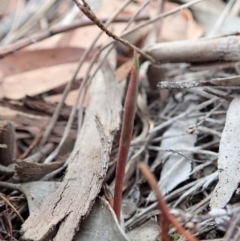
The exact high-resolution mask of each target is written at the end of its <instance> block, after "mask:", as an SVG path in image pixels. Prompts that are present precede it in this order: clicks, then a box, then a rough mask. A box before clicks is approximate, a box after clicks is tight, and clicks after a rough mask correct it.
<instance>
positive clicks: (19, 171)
mask: <svg viewBox="0 0 240 241" xmlns="http://www.w3.org/2000/svg"><path fill="white" fill-rule="evenodd" d="M64 162H65V160H63V161H57V162H52V163H35V162H28V161H25V160H16V165H15V170H16V173H15V176H14V179H15V180H18V181H20V182H30V181H37V180H39V179H41V178H42V177H44V176H45V175H47V174H48V173H50V172H52V171H54V170H56V169H58V168H59V167H61V166H62V165H63V163H64Z"/></svg>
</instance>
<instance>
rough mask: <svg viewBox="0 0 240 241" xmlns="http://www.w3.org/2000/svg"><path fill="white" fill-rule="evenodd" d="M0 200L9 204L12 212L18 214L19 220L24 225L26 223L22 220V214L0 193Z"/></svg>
mask: <svg viewBox="0 0 240 241" xmlns="http://www.w3.org/2000/svg"><path fill="white" fill-rule="evenodd" d="M0 198H1V199H2V200H3V201H4V202H5V203H7V204H8V205H9V206H10V207H11V208H12V210H13V211H14V212H15V213H16V214H17V216H18V217H19V219H20V220H21V222H22V223H24V219H23V218H22V216H21V214H20V213H19V212H18V210H17V209H16V208H15V207H14V206H13V205H12V204H11V203H10V202H9V201H8V199H7V198H6V197H4V195H3V194H1V193H0Z"/></svg>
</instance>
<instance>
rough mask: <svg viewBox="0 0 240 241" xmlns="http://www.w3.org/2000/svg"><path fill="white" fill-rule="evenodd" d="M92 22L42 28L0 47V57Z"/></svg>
mask: <svg viewBox="0 0 240 241" xmlns="http://www.w3.org/2000/svg"><path fill="white" fill-rule="evenodd" d="M129 19H130V18H129V17H118V18H116V19H115V20H114V21H113V22H115V23H125V22H128V21H129ZM148 19H149V17H148V16H146V15H145V16H139V17H137V18H135V19H134V21H136V22H137V21H144V20H148ZM107 20H108V18H103V19H101V21H102V22H103V23H105V22H107ZM94 24H95V23H93V22H92V21H90V20H88V19H84V20H77V21H75V22H73V23H71V24H69V25H63V26H55V27H52V28H49V29H47V30H44V31H42V32H38V33H35V34H33V35H31V36H29V37H26V38H23V39H21V40H18V41H17V42H15V43H13V44H8V45H6V46H3V47H0V59H1V58H3V57H5V56H7V55H9V54H11V53H13V52H16V51H17V50H20V49H22V48H25V47H27V46H29V45H32V44H35V43H37V42H40V41H42V40H44V39H46V38H49V37H52V36H54V35H57V34H61V33H65V32H68V31H71V30H74V29H76V28H81V27H87V26H91V25H94Z"/></svg>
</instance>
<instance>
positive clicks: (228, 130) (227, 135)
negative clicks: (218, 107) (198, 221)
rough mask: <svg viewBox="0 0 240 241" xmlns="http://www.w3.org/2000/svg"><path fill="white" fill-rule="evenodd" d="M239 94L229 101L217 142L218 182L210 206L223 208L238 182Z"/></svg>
mask: <svg viewBox="0 0 240 241" xmlns="http://www.w3.org/2000/svg"><path fill="white" fill-rule="evenodd" d="M239 113H240V96H237V97H235V98H234V99H233V101H232V102H231V104H230V106H229V108H228V112H227V117H226V123H225V127H224V129H223V133H222V137H221V141H220V144H219V158H218V172H219V182H218V184H217V186H216V187H215V189H214V191H213V194H212V197H211V201H210V206H211V208H223V207H225V206H226V204H227V203H228V202H229V200H230V198H231V197H232V195H233V193H234V191H235V190H236V189H237V187H238V184H239V182H240V175H239V170H240V139H239V136H240V128H239V123H240V115H239Z"/></svg>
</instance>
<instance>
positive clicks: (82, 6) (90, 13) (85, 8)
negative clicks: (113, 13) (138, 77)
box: [73, 0, 156, 63]
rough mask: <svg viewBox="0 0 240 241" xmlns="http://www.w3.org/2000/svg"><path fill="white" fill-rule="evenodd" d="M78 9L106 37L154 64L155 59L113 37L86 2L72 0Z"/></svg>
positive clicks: (119, 38)
mask: <svg viewBox="0 0 240 241" xmlns="http://www.w3.org/2000/svg"><path fill="white" fill-rule="evenodd" d="M73 1H74V2H75V3H76V5H77V6H78V8H79V9H80V10H81V11H82V12H83V13H84V14H85V15H86V16H87V17H88V18H89V19H91V20H92V21H93V22H94V23H95V24H96V25H97V26H98V27H99V28H100V29H101V30H102V31H104V32H105V33H106V34H107V35H108V36H110V37H111V38H113V39H114V40H116V41H118V42H120V43H122V44H124V45H126V46H127V47H129V48H131V49H134V50H136V51H137V52H138V53H139V54H141V55H142V56H144V57H145V58H146V59H148V60H150V61H151V62H152V63H156V61H155V59H154V58H152V57H151V56H150V55H148V54H147V53H145V52H144V51H142V50H141V49H139V48H138V47H136V46H135V45H132V44H131V43H129V42H128V41H127V40H125V39H122V38H121V37H119V36H117V35H115V34H114V33H113V32H111V31H109V30H108V29H107V28H106V26H105V25H104V24H103V23H102V22H101V20H99V19H98V18H97V16H96V15H95V13H94V12H93V11H92V10H91V8H90V6H89V5H88V4H87V3H86V1H84V0H83V1H82V2H83V4H81V3H79V2H78V1H77V0H73Z"/></svg>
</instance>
